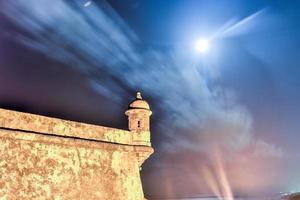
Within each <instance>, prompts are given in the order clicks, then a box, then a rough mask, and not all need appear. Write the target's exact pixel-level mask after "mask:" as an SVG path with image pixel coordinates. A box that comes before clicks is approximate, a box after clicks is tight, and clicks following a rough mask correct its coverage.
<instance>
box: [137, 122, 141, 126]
mask: <svg viewBox="0 0 300 200" xmlns="http://www.w3.org/2000/svg"><path fill="white" fill-rule="evenodd" d="M137 127H138V128H141V121H140V120H139V121H138V124H137Z"/></svg>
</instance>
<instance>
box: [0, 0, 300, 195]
mask: <svg viewBox="0 0 300 200" xmlns="http://www.w3.org/2000/svg"><path fill="white" fill-rule="evenodd" d="M299 11H300V1H284V0H282V1H275V0H273V1H267V0H266V1H261V0H251V1H246V0H244V1H237V0H230V1H217V0H206V1H205V0H141V1H138V0H126V1H125V0H111V1H109V0H107V1H104V0H98V1H96V0H94V1H91V4H90V5H88V4H87V1H86V0H74V1H71V0H43V1H41V0H26V1H25V0H14V1H7V0H0V27H1V31H0V107H2V108H8V109H12V110H18V111H24V112H29V113H35V114H41V115H46V116H51V117H58V118H63V119H69V120H75V121H80V122H86V123H92V124H98V125H103V126H109V127H116V128H122V129H127V120H126V117H125V115H124V112H125V110H126V109H127V106H128V103H129V102H130V101H132V100H133V98H134V96H135V93H136V91H141V92H142V95H143V97H144V98H145V99H146V100H147V101H148V102H149V104H150V106H151V109H152V110H153V115H152V124H151V131H152V133H151V136H152V144H153V147H154V149H155V154H154V155H152V157H151V158H150V159H149V160H147V161H146V163H145V164H144V166H143V171H142V179H143V184H144V190H145V193H146V196H148V197H151V196H152V197H153V196H162V197H167V196H186V195H189V196H197V195H210V194H216V193H218V192H217V191H218V190H223V188H224V187H225V185H230V188H231V190H232V192H233V194H234V195H254V194H270V193H271V194H275V193H279V192H292V191H294V192H295V191H300V170H299V169H300V145H299V141H300V131H299V130H300V90H299V86H300V55H299V53H300V12H299ZM199 38H208V39H209V40H210V48H209V50H208V51H207V52H205V53H199V52H197V51H196V50H195V47H194V45H195V41H196V40H197V39H199ZM222 174H223V175H224V174H225V175H224V176H225V178H224V180H225V181H224V180H223V179H222V178H221V177H222V176H223V175H222ZM222 180H223V181H222ZM224 182H225V183H224ZM215 185H217V188H219V189H216V188H215V187H214V186H215Z"/></svg>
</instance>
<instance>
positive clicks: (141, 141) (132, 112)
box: [125, 92, 152, 146]
mask: <svg viewBox="0 0 300 200" xmlns="http://www.w3.org/2000/svg"><path fill="white" fill-rule="evenodd" d="M151 114H152V111H151V110H150V106H149V104H148V103H147V101H145V100H144V99H143V98H142V95H141V93H140V92H137V94H136V98H135V100H134V101H132V102H131V103H130V104H129V106H128V110H127V111H126V112H125V115H127V117H128V129H129V131H130V132H131V133H132V142H133V144H136V145H147V146H151V143H150V116H151Z"/></svg>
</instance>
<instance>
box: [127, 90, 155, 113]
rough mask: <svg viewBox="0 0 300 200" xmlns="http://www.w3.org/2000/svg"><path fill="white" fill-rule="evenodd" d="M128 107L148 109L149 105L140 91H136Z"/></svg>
mask: <svg viewBox="0 0 300 200" xmlns="http://www.w3.org/2000/svg"><path fill="white" fill-rule="evenodd" d="M128 108H129V109H146V110H150V106H149V104H148V103H147V101H145V100H143V98H142V95H141V93H140V92H137V93H136V98H135V100H134V101H133V102H131V103H130V104H129V106H128Z"/></svg>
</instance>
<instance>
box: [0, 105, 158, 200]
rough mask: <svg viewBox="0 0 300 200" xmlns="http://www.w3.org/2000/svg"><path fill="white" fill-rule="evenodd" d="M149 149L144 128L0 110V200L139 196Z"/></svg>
mask: <svg viewBox="0 0 300 200" xmlns="http://www.w3.org/2000/svg"><path fill="white" fill-rule="evenodd" d="M139 134H142V135H145V134H146V135H147V137H144V136H143V138H146V139H147V140H149V141H146V142H144V143H142V144H149V145H137V144H136V142H134V141H133V140H134V138H137V137H139ZM152 153H153V149H152V147H151V143H150V132H147V131H146V132H145V131H143V132H142V133H139V132H136V131H127V130H119V129H114V128H107V127H102V126H96V125H89V124H84V123H78V122H71V121H67V120H61V119H56V118H49V117H44V116H38V115H33V114H28V113H21V112H16V111H10V110H4V109H0V200H19V199H20V200H21V199H22V200H27V199H28V200H43V199H45V200H47V199H51V200H52V199H53V200H71V199H72V200H77V199H82V200H94V199H95V200H96V199H97V200H123V199H124V200H142V199H144V194H143V189H142V184H141V179H140V167H141V165H142V164H143V162H144V161H145V160H146V159H147V158H148V157H149V156H150V155H151V154H152Z"/></svg>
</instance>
